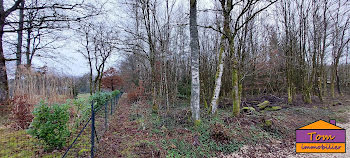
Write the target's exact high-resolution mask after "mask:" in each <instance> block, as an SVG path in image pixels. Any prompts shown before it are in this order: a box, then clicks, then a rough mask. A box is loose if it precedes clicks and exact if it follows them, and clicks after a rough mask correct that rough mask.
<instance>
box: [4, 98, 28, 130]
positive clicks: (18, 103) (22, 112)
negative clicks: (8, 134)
mask: <svg viewBox="0 0 350 158" xmlns="http://www.w3.org/2000/svg"><path fill="white" fill-rule="evenodd" d="M27 101H28V99H27V97H25V96H17V97H14V98H13V99H12V100H10V105H11V107H12V109H11V116H10V119H11V122H12V124H11V127H13V128H15V129H16V130H19V129H26V128H28V126H29V125H30V122H32V120H33V115H32V113H31V109H32V107H33V105H31V104H29V103H27Z"/></svg>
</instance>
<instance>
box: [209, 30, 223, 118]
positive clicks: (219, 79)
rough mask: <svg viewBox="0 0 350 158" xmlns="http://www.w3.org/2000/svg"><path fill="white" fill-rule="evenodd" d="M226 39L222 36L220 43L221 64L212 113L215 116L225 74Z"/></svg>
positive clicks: (218, 68) (212, 103) (216, 81)
mask: <svg viewBox="0 0 350 158" xmlns="http://www.w3.org/2000/svg"><path fill="white" fill-rule="evenodd" d="M224 40H225V37H224V36H222V38H221V43H220V51H219V63H218V67H217V70H216V75H215V86H214V93H213V97H212V99H211V113H212V114H215V113H216V110H217V106H218V101H219V96H220V89H221V84H222V82H221V78H222V74H223V72H224V55H225V53H224V51H225V44H224Z"/></svg>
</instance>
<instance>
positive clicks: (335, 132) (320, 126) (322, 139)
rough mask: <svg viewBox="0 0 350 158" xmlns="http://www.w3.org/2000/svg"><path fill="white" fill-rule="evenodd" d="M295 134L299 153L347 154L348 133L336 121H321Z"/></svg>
mask: <svg viewBox="0 0 350 158" xmlns="http://www.w3.org/2000/svg"><path fill="white" fill-rule="evenodd" d="M295 132H296V152H297V153H345V149H346V145H345V143H346V140H345V139H346V135H345V133H346V132H345V129H343V128H341V127H338V126H336V123H335V120H330V121H329V123H328V122H326V121H323V120H319V121H316V122H314V123H311V124H309V125H306V126H304V127H301V128H299V129H296V130H295Z"/></svg>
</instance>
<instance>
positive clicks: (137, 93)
mask: <svg viewBox="0 0 350 158" xmlns="http://www.w3.org/2000/svg"><path fill="white" fill-rule="evenodd" d="M144 93H145V88H144V87H143V86H142V83H141V82H140V83H139V86H138V87H135V88H134V89H133V90H132V91H131V92H129V93H128V100H129V102H130V103H134V102H137V101H138V100H140V99H141V98H142V97H143V96H144V95H145V94H144Z"/></svg>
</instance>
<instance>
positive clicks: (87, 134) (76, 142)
mask: <svg viewBox="0 0 350 158" xmlns="http://www.w3.org/2000/svg"><path fill="white" fill-rule="evenodd" d="M122 95H123V92H120V93H119V94H117V95H115V96H112V97H111V98H110V99H108V100H107V101H106V102H105V103H104V105H103V106H97V105H98V103H97V102H98V100H97V101H95V100H92V101H91V109H93V110H91V116H90V117H89V118H88V119H87V120H86V121H85V122H84V123H82V124H81V125H82V126H81V127H80V129H78V130H77V131H78V132H77V133H76V134H77V135H76V137H75V138H74V139H73V140H72V141H71V144H70V145H69V147H68V148H67V149H66V151H65V153H64V154H63V155H62V158H65V157H88V156H90V157H92V158H93V157H94V155H95V151H96V149H97V148H98V145H99V142H100V139H101V137H102V136H103V135H104V133H105V132H106V131H107V130H108V129H109V122H110V119H111V118H112V115H113V114H114V112H115V111H116V108H117V106H118V101H119V99H120V98H121V96H122Z"/></svg>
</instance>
